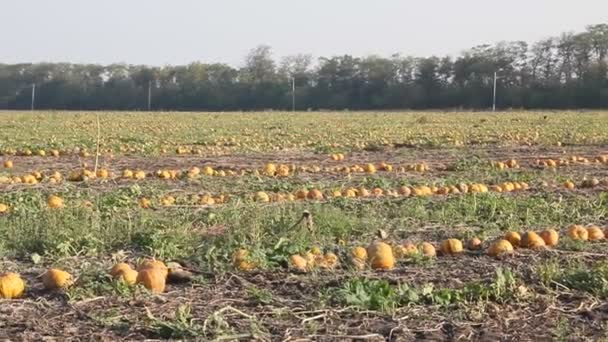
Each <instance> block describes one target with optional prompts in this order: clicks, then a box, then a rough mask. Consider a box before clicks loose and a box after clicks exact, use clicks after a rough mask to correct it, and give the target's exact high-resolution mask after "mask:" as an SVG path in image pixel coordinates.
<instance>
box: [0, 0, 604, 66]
mask: <svg viewBox="0 0 608 342" xmlns="http://www.w3.org/2000/svg"><path fill="white" fill-rule="evenodd" d="M598 23H608V0H578V1H571V0H509V1H504V0H500V1H497V0H458V1H456V0H375V1H372V0H306V1H295V0H256V1H254V0H173V1H169V0H99V1H93V0H6V1H3V3H2V15H1V19H0V32H2V34H0V63H21V62H73V63H99V64H109V63H129V64H147V65H157V66H161V65H167V64H171V65H177V64H188V63H190V62H193V61H202V62H210V63H211V62H222V63H227V64H230V65H233V66H240V65H242V64H243V61H244V56H245V55H246V54H247V53H248V51H249V50H250V49H252V48H253V47H255V46H257V45H260V44H265V45H269V46H271V47H272V48H273V52H274V56H275V57H276V58H280V57H281V56H286V55H291V54H297V53H307V54H312V55H313V56H314V57H315V58H316V57H320V56H334V55H341V54H351V55H355V56H365V55H370V54H376V55H381V56H390V55H392V54H394V53H401V54H402V55H412V56H430V55H441V56H443V55H452V56H454V55H457V54H459V53H460V52H462V51H464V50H466V49H468V48H470V47H473V46H475V45H478V44H484V43H495V42H499V41H505V40H507V41H509V40H525V41H528V42H533V41H536V40H539V39H543V38H546V37H549V36H555V35H558V34H560V33H561V32H566V31H575V32H577V31H582V30H584V29H585V27H586V26H587V25H589V24H598Z"/></svg>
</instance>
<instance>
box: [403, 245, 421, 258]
mask: <svg viewBox="0 0 608 342" xmlns="http://www.w3.org/2000/svg"><path fill="white" fill-rule="evenodd" d="M403 249H404V252H405V254H404V256H411V255H414V254H418V247H416V245H414V244H413V243H411V242H406V243H404V244H403Z"/></svg>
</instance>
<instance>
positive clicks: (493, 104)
mask: <svg viewBox="0 0 608 342" xmlns="http://www.w3.org/2000/svg"><path fill="white" fill-rule="evenodd" d="M497 78H498V74H497V72H496V71H494V95H493V100H492V112H496V79H497Z"/></svg>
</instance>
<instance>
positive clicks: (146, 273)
mask: <svg viewBox="0 0 608 342" xmlns="http://www.w3.org/2000/svg"><path fill="white" fill-rule="evenodd" d="M567 234H568V237H570V238H571V239H574V240H582V241H586V240H591V241H597V240H603V239H605V236H606V235H608V228H606V231H603V230H602V229H601V228H599V227H597V226H595V225H590V226H587V227H583V226H580V225H572V226H570V227H569V228H568V233H567ZM558 242H559V233H558V232H557V231H556V230H555V229H547V230H544V231H542V232H540V233H536V232H533V231H529V232H526V233H524V234H521V235H520V234H519V233H517V232H513V231H511V232H508V233H506V234H505V235H504V236H503V237H502V238H501V239H498V240H496V241H495V242H494V243H492V244H491V245H490V246H489V247H488V248H487V250H486V253H487V254H488V255H489V256H492V257H500V256H503V255H506V254H510V253H512V252H513V251H514V248H529V249H538V248H543V247H554V246H556V245H557V244H558ZM466 247H467V249H469V250H473V251H479V250H481V249H482V247H483V243H482V241H481V240H480V239H478V238H472V239H470V240H469V241H468V242H467V244H466ZM439 251H440V253H441V254H442V255H456V254H460V253H462V252H463V251H464V246H463V243H462V241H460V240H459V239H447V240H444V241H443V242H441V245H440V248H439ZM412 254H421V255H424V256H426V257H435V256H436V255H437V252H436V249H435V246H434V245H433V244H431V243H429V242H423V243H421V244H420V245H419V246H416V245H414V244H412V243H406V244H403V245H390V244H389V243H386V242H383V241H374V242H372V243H371V244H370V245H369V246H368V247H367V248H364V247H360V246H358V247H354V248H353V249H352V250H351V260H350V261H351V263H352V265H354V266H355V267H357V268H359V269H363V268H365V267H366V266H367V265H368V264H369V266H371V268H372V269H380V270H391V269H393V268H394V267H395V263H396V259H397V258H401V257H407V256H410V255H412ZM289 260H290V266H291V267H292V268H293V269H295V270H297V271H300V272H307V271H309V270H311V269H313V268H322V269H333V268H335V267H336V266H337V265H338V263H339V260H338V256H337V255H336V254H334V253H332V252H328V253H325V254H323V253H322V252H321V250H320V249H319V248H313V249H312V250H311V251H309V252H308V253H306V254H305V255H304V256H302V255H298V254H296V255H292V256H290V258H289ZM233 263H234V266H235V267H236V268H237V269H239V270H242V271H251V270H253V269H255V268H256V267H257V265H256V264H255V263H254V262H252V261H251V260H249V252H248V251H247V250H245V249H239V250H237V251H236V252H235V253H234V254H233ZM180 272H184V271H183V270H181V267H180V266H179V265H178V264H175V263H172V265H171V268H169V267H167V265H165V264H164V263H163V262H162V261H160V260H154V259H152V260H146V261H144V262H143V263H142V264H141V265H140V266H139V267H138V268H137V270H135V269H133V268H131V266H130V265H129V264H127V263H118V264H116V265H114V266H113V267H112V269H111V270H110V275H111V276H112V277H113V278H114V279H119V280H122V281H123V282H124V283H125V284H127V285H129V286H132V285H135V284H141V285H143V286H144V287H145V288H147V289H148V290H150V291H151V292H152V293H162V292H164V290H165V285H166V282H167V279H171V275H172V274H173V273H175V274H179V273H180ZM41 279H42V284H43V285H44V288H45V289H47V290H57V289H65V288H67V287H69V286H71V285H72V284H73V282H74V278H73V277H72V275H71V274H70V273H68V272H65V271H63V270H60V269H56V268H51V269H49V270H47V271H46V272H45V273H44V274H42V276H41ZM24 292H25V281H24V280H23V279H22V278H21V276H20V275H19V274H17V273H13V272H9V273H5V274H2V275H0V298H5V299H13V298H19V297H21V296H23V294H24Z"/></svg>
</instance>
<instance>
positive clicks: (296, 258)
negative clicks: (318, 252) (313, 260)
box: [289, 254, 308, 272]
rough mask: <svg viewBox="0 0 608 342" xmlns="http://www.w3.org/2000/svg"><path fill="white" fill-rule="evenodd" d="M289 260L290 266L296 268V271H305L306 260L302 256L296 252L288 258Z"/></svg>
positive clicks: (306, 269)
mask: <svg viewBox="0 0 608 342" xmlns="http://www.w3.org/2000/svg"><path fill="white" fill-rule="evenodd" d="M289 261H290V264H291V266H292V267H293V268H294V269H296V270H297V271H300V272H306V271H308V262H307V260H306V259H305V258H303V257H302V256H300V255H297V254H295V255H292V256H291V257H290V258H289Z"/></svg>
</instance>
